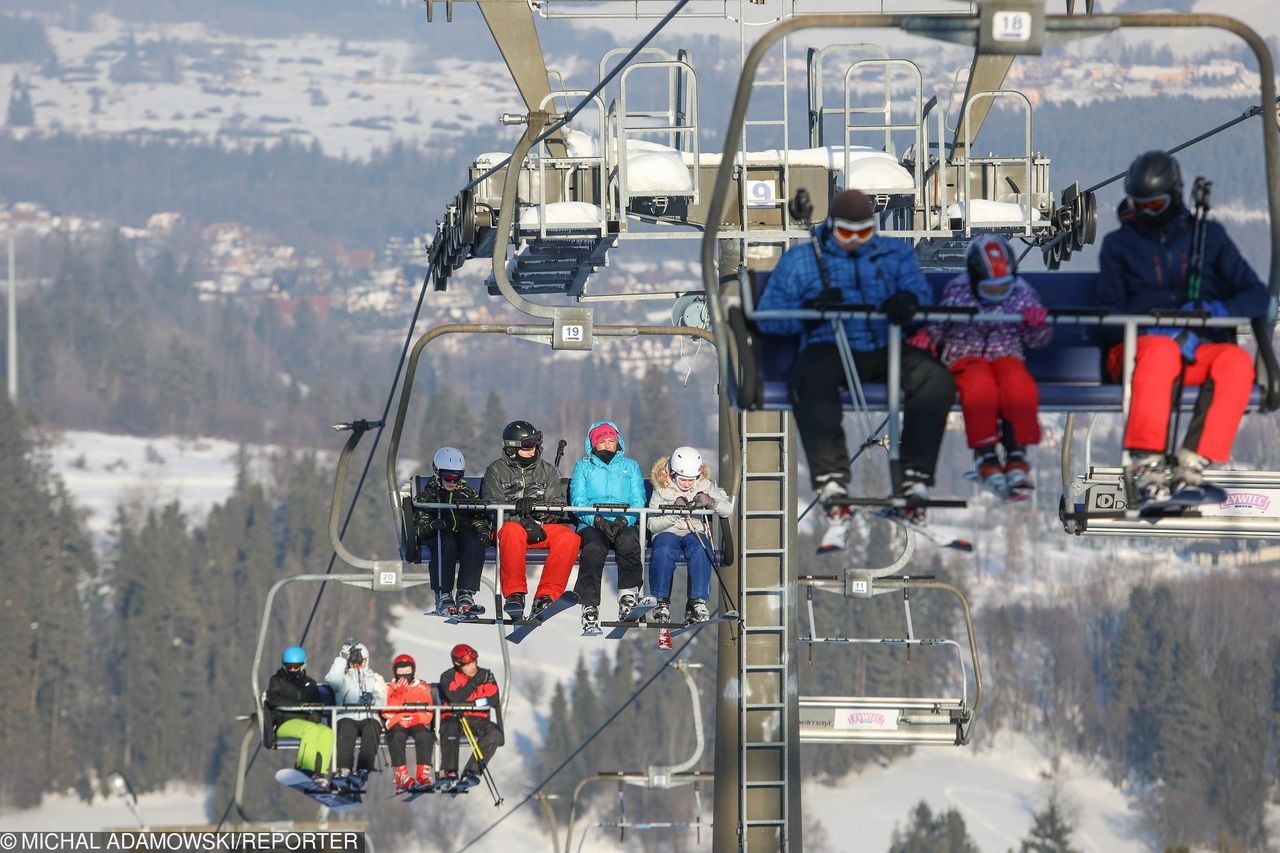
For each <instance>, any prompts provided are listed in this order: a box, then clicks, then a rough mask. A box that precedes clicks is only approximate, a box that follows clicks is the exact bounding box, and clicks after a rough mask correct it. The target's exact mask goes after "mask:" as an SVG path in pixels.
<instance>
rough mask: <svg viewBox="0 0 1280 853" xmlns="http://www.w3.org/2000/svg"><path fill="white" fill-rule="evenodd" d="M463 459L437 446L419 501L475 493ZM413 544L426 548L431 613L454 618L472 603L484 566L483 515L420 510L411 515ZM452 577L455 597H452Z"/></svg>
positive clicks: (446, 500)
mask: <svg viewBox="0 0 1280 853" xmlns="http://www.w3.org/2000/svg"><path fill="white" fill-rule="evenodd" d="M466 467H467V463H466V459H465V458H464V457H463V455H462V451H460V450H458V449H457V448H454V447H442V448H440V449H439V450H437V451H436V454H435V457H434V458H433V459H432V460H431V468H432V470H433V471H434V472H435V475H434V476H433V477H432V478H431V479H430V480H428V481H427V484H426V485H425V486H423V487H422V491H421V492H419V493H418V500H419V501H421V502H422V503H440V504H450V503H467V502H474V501H479V500H480V495H479V494H477V493H476V491H475V490H474V489H472V488H471V487H470V486H468V485H467V484H466V481H465V480H463V476H464V475H465V473H466ZM414 515H415V519H414V520H415V526H416V527H417V533H418V542H419V544H421V545H422V546H425V547H427V548H429V549H430V550H431V589H432V590H434V591H435V594H436V612H437V613H440V614H441V615H448V616H455V615H457V614H459V613H462V614H464V615H465V614H466V613H468V612H470V610H471V608H472V607H474V606H475V602H476V594H477V593H478V592H479V590H480V573H481V572H482V571H483V570H484V549H485V546H486V544H487V543H488V542H489V540H490V538H492V535H493V531H492V528H491V526H490V524H489V518H488V514H487V513H483V512H479V511H475V510H463V511H458V510H454V509H423V510H417V511H416V512H415V513H414ZM455 572H456V577H457V585H458V586H457V588H458V598H457V600H456V601H455V600H454V597H453V590H454V577H455Z"/></svg>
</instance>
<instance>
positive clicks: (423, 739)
mask: <svg viewBox="0 0 1280 853" xmlns="http://www.w3.org/2000/svg"><path fill="white" fill-rule="evenodd" d="M417 669H418V665H417V663H416V662H414V659H413V658H412V657H411V656H409V655H396V658H395V660H393V661H392V662H391V672H392V675H393V676H394V678H393V680H392V681H391V684H389V685H388V686H387V704H388V705H392V706H395V705H415V704H417V705H431V704H434V699H433V697H432V695H431V685H430V684H428V683H427V682H425V681H421V680H419V679H418V678H416V677H415V673H416V672H417ZM382 717H383V719H384V720H386V724H387V751H388V752H389V753H391V766H392V767H394V768H395V780H394V781H395V786H396V790H397V791H406V790H408V789H410V788H412V787H414V786H415V785H430V784H431V753H432V752H433V751H434V750H435V748H436V735H435V731H434V730H433V728H434V727H433V721H434V719H435V715H434V714H433V713H432V712H431V711H409V710H405V711H395V710H390V709H388V710H386V711H383V712H382ZM410 737H412V738H413V756H414V758H415V759H417V771H418V772H417V773H416V774H413V773H410V772H409V767H408V761H407V760H406V757H405V744H406V743H407V742H408V740H409V738H410Z"/></svg>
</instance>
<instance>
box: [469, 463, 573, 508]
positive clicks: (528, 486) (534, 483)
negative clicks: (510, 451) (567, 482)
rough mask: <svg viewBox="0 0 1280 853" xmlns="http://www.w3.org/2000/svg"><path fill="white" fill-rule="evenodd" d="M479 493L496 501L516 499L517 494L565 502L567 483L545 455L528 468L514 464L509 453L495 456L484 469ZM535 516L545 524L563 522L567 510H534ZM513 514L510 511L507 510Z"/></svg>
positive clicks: (503, 501) (510, 501)
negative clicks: (564, 511)
mask: <svg viewBox="0 0 1280 853" xmlns="http://www.w3.org/2000/svg"><path fill="white" fill-rule="evenodd" d="M480 497H482V498H484V499H485V500H487V501H492V502H494V503H507V504H510V503H515V502H516V498H533V499H534V500H536V501H538V502H539V503H541V502H542V501H546V502H547V503H561V504H562V503H564V502H565V495H564V484H563V483H562V482H561V481H560V472H559V471H557V470H556V467H555V466H554V465H552V464H551V463H550V462H548V461H547V460H545V459H539V460H538V461H537V463H536V464H533V465H530V466H529V467H528V468H521V467H520V466H518V465H515V464H513V463H512V462H511V461H510V460H509V459H507V457H505V456H502V457H500V458H498V459H495V460H494V461H493V462H492V463H491V464H490V465H489V467H488V468H486V469H485V472H484V480H483V482H481V483H480ZM533 515H534V519H535V520H536V521H538V522H540V523H542V524H564V523H565V521H566V519H565V517H564V513H558V512H535V513H534V514H533ZM506 517H507V518H511V513H507V516H506Z"/></svg>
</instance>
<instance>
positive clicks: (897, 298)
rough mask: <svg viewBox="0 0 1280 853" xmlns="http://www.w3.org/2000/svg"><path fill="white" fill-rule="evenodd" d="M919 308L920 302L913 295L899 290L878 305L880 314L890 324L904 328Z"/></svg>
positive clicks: (907, 291)
mask: <svg viewBox="0 0 1280 853" xmlns="http://www.w3.org/2000/svg"><path fill="white" fill-rule="evenodd" d="M919 307H920V300H919V299H916V295H915V294H914V293H912V292H911V291H909V290H899V291H898V292H897V293H894V294H892V295H891V296H890V297H889V298H888V299H886V300H885V301H884V302H881V303H880V313H882V314H884V315H885V316H886V317H888V318H889V322H890V323H893V324H895V325H898V326H905V325H907V324H908V323H910V322H911V318H912V317H914V316H915V314H916V309H917V308H919Z"/></svg>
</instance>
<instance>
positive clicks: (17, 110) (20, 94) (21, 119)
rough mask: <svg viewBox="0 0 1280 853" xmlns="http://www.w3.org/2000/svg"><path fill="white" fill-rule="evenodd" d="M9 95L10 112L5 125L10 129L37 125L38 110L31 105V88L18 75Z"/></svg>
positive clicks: (14, 77) (14, 76) (14, 79)
mask: <svg viewBox="0 0 1280 853" xmlns="http://www.w3.org/2000/svg"><path fill="white" fill-rule="evenodd" d="M10 85H11V87H12V88H11V90H10V93H9V112H8V115H7V117H6V118H5V123H6V124H8V125H9V127H31V126H33V125H34V124H35V123H36V110H35V107H34V106H32V104H31V87H30V86H28V85H27V84H26V83H24V82H23V81H22V78H21V77H19V76H18V75H17V74H14V75H13V81H12V83H11V84H10Z"/></svg>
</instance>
